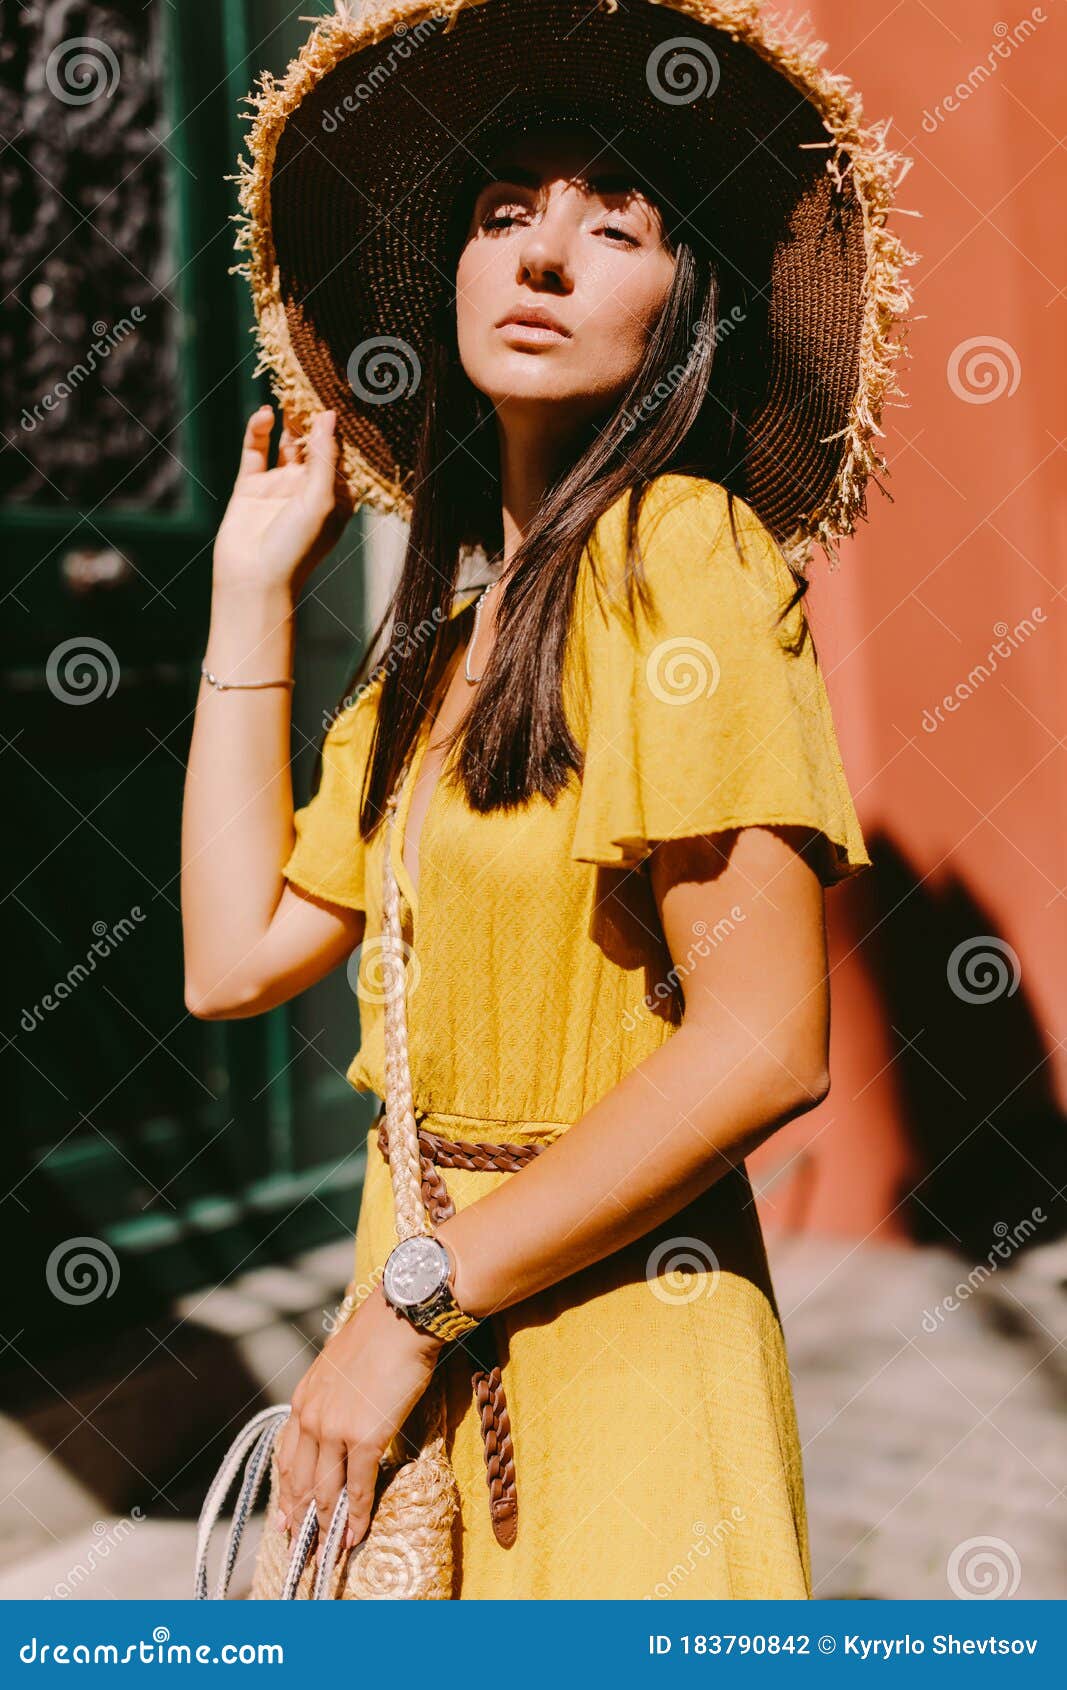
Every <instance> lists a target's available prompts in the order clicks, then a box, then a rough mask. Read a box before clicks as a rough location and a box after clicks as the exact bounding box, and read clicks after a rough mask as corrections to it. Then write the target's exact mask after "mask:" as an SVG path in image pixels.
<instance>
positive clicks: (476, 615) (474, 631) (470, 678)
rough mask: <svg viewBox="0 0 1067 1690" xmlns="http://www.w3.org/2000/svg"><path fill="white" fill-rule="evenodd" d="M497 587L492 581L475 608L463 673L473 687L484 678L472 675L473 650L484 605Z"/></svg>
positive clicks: (483, 671)
mask: <svg viewBox="0 0 1067 1690" xmlns="http://www.w3.org/2000/svg"><path fill="white" fill-rule="evenodd" d="M495 586H496V582H495V581H490V583H489V585H488V587H486V588H485V591H484V592H483V593H482V594H481V596H480V597H479V599H478V602H477V604H476V605H475V607H474V627H473V628H472V629H471V637H470V640H469V641H468V643H467V649H466V651H465V652H464V654H463V673H464V674H465V675H466V677H467V679H468V681H469V682H470V684H471V686H476V685H477V683H478V682H479V681H480V680H481V678H482V675H472V674H471V650H472V648H473V647H474V645H475V643H476V641H477V639H478V623H479V622H480V621H481V615H482V605H483V604H484V603H485V601H486V599H487V598H488V597H489V594H490V593H491V592H492V590H493V588H494V587H495ZM484 673H485V670H484V669H483V670H482V674H483V675H484Z"/></svg>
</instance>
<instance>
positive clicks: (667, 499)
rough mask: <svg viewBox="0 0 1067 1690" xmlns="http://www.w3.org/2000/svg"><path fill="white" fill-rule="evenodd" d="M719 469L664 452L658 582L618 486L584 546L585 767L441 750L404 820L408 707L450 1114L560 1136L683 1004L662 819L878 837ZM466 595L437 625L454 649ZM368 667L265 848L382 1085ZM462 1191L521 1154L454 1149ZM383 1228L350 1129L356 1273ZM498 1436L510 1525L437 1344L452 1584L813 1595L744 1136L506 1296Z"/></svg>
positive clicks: (490, 1592)
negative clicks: (736, 1151) (710, 1168)
mask: <svg viewBox="0 0 1067 1690" xmlns="http://www.w3.org/2000/svg"><path fill="white" fill-rule="evenodd" d="M734 512H735V521H736V532H737V537H738V540H739V542H740V544H741V546H742V549H743V552H744V555H745V560H746V561H745V563H744V565H742V563H741V561H740V560H739V558H738V556H737V553H736V551H735V547H734V542H733V538H732V535H731V528H730V523H729V520H728V507H727V501H726V495H725V493H724V491H723V489H722V488H721V487H720V486H719V485H718V484H717V483H715V482H712V481H706V480H700V479H697V478H693V477H687V476H680V475H664V476H660V477H659V478H657V480H656V481H655V483H654V484H653V487H652V489H651V492H650V495H649V497H648V499H647V501H646V504H645V507H644V510H643V511H642V514H641V519H640V523H639V529H638V534H639V540H640V545H641V554H642V558H643V562H644V574H645V579H646V580H647V582H648V585H649V588H650V590H651V605H650V606H645V607H642V605H641V602H640V600H639V601H638V604H637V607H636V613H635V614H634V615H633V616H631V615H630V614H629V613H628V611H627V607H626V600H625V595H624V593H623V591H622V589H621V585H620V583H621V577H622V568H623V563H624V537H625V536H624V518H625V500H624V499H620V500H619V501H617V502H616V503H615V504H614V505H613V506H612V507H611V509H610V510H609V511H608V512H606V513H605V515H604V516H603V517H602V518H601V521H600V523H599V524H598V526H597V531H596V534H595V536H594V544H595V548H596V560H597V565H598V576H599V580H600V583H601V586H600V589H599V591H598V590H597V588H596V587H595V585H594V580H593V574H592V569H591V559H590V548H588V547H587V548H586V551H585V553H584V554H583V557H582V561H581V568H580V571H579V579H578V583H577V588H576V597H575V607H574V616H573V620H572V624H571V633H570V636H569V640H568V646H567V660H566V665H565V673H564V704H565V708H566V710H567V713H568V720H569V721H570V722H571V726H572V731H573V732H574V733H575V737H576V739H577V741H578V743H579V744H580V745H581V746H582V747H583V748H584V753H585V768H584V775H583V777H582V778H581V779H579V778H578V777H577V776H573V777H572V780H571V783H570V784H569V785H568V787H567V788H566V789H565V790H564V792H563V793H562V794H560V795H559V796H558V797H557V799H556V801H555V803H554V804H550V803H549V802H548V801H547V800H546V799H544V798H542V797H541V796H540V795H538V796H536V797H535V798H534V799H533V800H531V801H530V802H529V803H528V804H527V805H526V806H524V807H522V808H519V809H514V810H511V811H510V812H502V811H500V812H496V813H494V814H491V815H481V814H478V813H477V812H474V811H472V810H470V809H469V807H468V806H467V804H466V802H465V798H464V796H463V794H462V792H461V790H460V789H459V788H458V786H456V785H455V784H454V783H452V782H450V780H449V775H448V770H447V769H446V770H445V771H444V773H443V774H442V776H441V778H439V779H438V781H437V783H436V786H435V788H434V790H433V792H432V794H431V798H430V803H429V806H428V808H427V811H426V814H425V817H424V821H423V825H422V831H421V837H420V840H419V886H418V892H417V895H416V893H415V890H414V888H413V887H412V885H411V881H410V877H409V876H408V874H407V870H406V867H405V864H404V862H403V857H402V852H401V841H402V839H403V838H404V827H405V821H406V817H407V813H408V808H409V805H410V801H411V795H412V789H413V784H414V781H415V778H416V776H417V773H418V764H419V759H420V758H421V756H422V755H423V753H424V752H425V749H426V744H427V741H428V737H429V729H430V722H429V719H428V718H427V719H426V720H425V721H424V723H423V726H422V730H421V733H420V737H419V740H418V743H417V745H416V750H415V757H414V758H413V760H412V765H411V767H410V768H409V771H408V775H407V779H406V781H405V785H404V790H403V793H402V796H401V800H400V805H399V809H398V814H397V818H396V824H395V827H394V830H393V868H394V872H395V874H396V878H397V882H398V885H399V887H400V891H401V904H402V916H403V925H404V937H405V941H406V942H407V943H408V944H409V945H410V954H409V957H408V996H407V1017H408V1031H409V1051H410V1065H411V1075H412V1084H413V1093H414V1101H415V1105H416V1109H417V1110H418V1111H419V1112H421V1113H422V1114H423V1116H424V1121H423V1124H424V1125H425V1126H427V1127H428V1128H430V1129H431V1130H432V1131H433V1132H435V1133H438V1134H443V1135H445V1136H449V1137H453V1138H464V1139H471V1138H474V1139H490V1140H493V1141H494V1142H495V1141H501V1140H507V1141H509V1142H512V1143H525V1142H531V1141H539V1142H550V1141H551V1140H552V1139H553V1138H554V1137H556V1136H557V1135H558V1134H559V1133H562V1132H566V1131H567V1129H568V1127H569V1126H571V1125H572V1124H573V1123H575V1122H576V1121H578V1120H579V1119H580V1117H581V1116H582V1114H583V1112H584V1111H586V1110H587V1109H589V1108H591V1107H592V1105H593V1104H594V1103H595V1102H596V1101H597V1100H598V1099H599V1098H600V1097H602V1096H603V1095H604V1093H605V1092H607V1091H608V1090H609V1089H610V1088H611V1087H612V1086H613V1085H614V1084H616V1083H617V1082H618V1081H619V1080H620V1079H621V1078H622V1077H623V1075H624V1074H626V1073H627V1072H628V1071H629V1070H630V1069H631V1068H633V1067H634V1066H635V1064H637V1063H639V1062H640V1061H641V1060H642V1059H643V1058H644V1057H645V1056H647V1055H648V1054H650V1053H651V1052H652V1051H654V1050H655V1049H657V1048H658V1047H659V1046H660V1045H662V1044H663V1043H664V1042H665V1041H666V1040H667V1039H668V1038H670V1037H671V1036H672V1034H673V1033H674V1032H675V1030H676V1028H677V1026H678V1024H679V1021H680V1019H681V1014H682V1002H683V1000H682V997H681V992H680V989H679V987H678V985H677V983H676V980H677V976H672V975H671V974H670V970H671V965H672V964H671V957H670V953H669V951H668V949H667V947H666V943H665V941H664V938H663V934H662V929H661V927H660V924H659V921H658V916H657V911H656V905H655V902H654V899H653V897H652V893H651V887H650V879H649V875H648V872H647V861H646V859H647V857H648V854H649V852H650V850H651V847H652V845H653V843H654V842H655V841H657V840H662V839H669V838H679V837H684V836H686V835H691V834H708V833H714V832H715V831H717V830H720V829H724V828H733V827H741V826H746V825H751V824H768V825H774V824H795V825H797V826H800V827H810V828H813V829H816V830H818V832H819V833H820V834H821V835H822V836H823V837H822V838H821V839H819V840H818V841H817V844H818V845H819V846H820V847H821V849H822V853H823V854H822V855H821V856H819V857H818V858H817V867H818V872H819V874H820V878H821V879H822V881H823V883H824V884H825V885H831V884H834V883H835V882H836V881H838V880H841V879H843V878H845V877H846V876H848V875H851V874H854V873H856V872H858V871H859V870H861V869H862V868H864V867H865V866H867V865H868V864H869V861H870V859H869V857H868V856H867V853H866V850H865V848H864V843H863V838H862V835H861V832H860V828H859V823H858V820H857V817H856V812H855V808H854V805H853V801H852V798H851V795H850V792H849V789H848V785H847V783H846V779H845V774H844V771H843V768H842V764H841V758H840V754H839V750H838V745H837V739H836V735H835V732H834V726H833V721H832V718H831V713H830V704H829V700H828V697H827V694H826V690H825V686H824V683H823V678H822V674H821V671H820V669H819V667H818V665H817V662H816V660H815V656H814V653H813V649H812V643H811V640H810V639H807V640H805V641H803V642H802V643H801V645H800V648H799V650H791V649H790V645H791V643H792V641H793V640H794V639H795V637H796V635H797V632H798V629H799V628H800V624H801V621H802V618H803V609H802V606H797V607H795V609H794V610H793V611H792V612H791V613H790V615H789V616H788V617H787V618H786V619H785V622H784V623H783V624H782V625H781V627H780V628H779V629H777V630H775V629H774V627H773V622H774V617H775V614H776V612H777V610H778V609H779V608H780V605H781V604H782V603H783V602H784V600H785V599H787V598H788V597H789V596H790V594H791V591H792V587H793V584H794V583H793V578H792V576H791V575H790V573H789V570H788V568H787V566H786V564H785V561H784V559H783V558H782V556H781V553H780V552H779V550H778V548H777V547H776V546H775V544H774V542H773V540H772V539H771V538H770V536H769V534H768V533H767V531H766V530H765V529H764V528H763V526H762V524H761V523H760V522H759V519H758V518H757V517H756V515H755V513H754V512H753V511H752V510H751V509H750V508H749V507H748V506H747V505H745V504H744V503H743V502H741V501H739V500H735V501H734ZM473 603H474V596H473V595H467V596H466V597H465V599H464V601H463V602H462V603H461V604H460V605H458V607H457V608H456V610H454V611H453V613H452V616H451V617H450V619H449V620H448V621H447V622H446V624H445V625H444V628H443V631H442V636H441V637H443V638H447V639H449V640H450V641H452V642H453V659H452V660H453V661H454V662H461V661H462V652H463V649H464V647H465V645H466V642H467V640H468V639H469V636H470V631H471V616H470V615H469V614H468V612H469V611H470V610H471V607H472V605H473ZM380 685H381V683H380V681H375V682H372V683H371V684H370V686H368V687H367V688H366V689H365V690H364V691H363V692H362V693H361V694H360V696H359V697H358V698H357V699H356V700H355V701H354V702H353V703H352V704H350V705H349V707H348V708H347V709H346V710H345V711H344V712H343V714H342V715H340V716H339V717H338V718H337V719H336V721H335V722H334V724H333V725H332V727H331V729H330V732H329V734H328V736H327V739H326V742H325V745H324V751H323V772H322V777H321V781H320V785H319V788H318V791H317V792H316V793H315V795H314V796H313V798H312V799H311V801H310V802H309V803H308V804H307V805H305V806H304V807H303V808H302V809H301V810H299V811H298V812H297V815H296V829H297V841H296V844H295V847H294V849H293V852H292V855H291V857H290V859H289V861H288V862H287V863H286V865H285V869H284V873H285V874H286V876H287V877H288V878H289V879H290V880H291V881H293V882H294V883H295V884H296V885H298V886H301V887H303V888H304V889H305V890H306V891H308V892H311V893H312V894H314V895H315V896H317V897H320V898H324V899H327V900H329V901H331V902H334V903H337V904H341V905H345V906H347V907H349V908H356V909H362V910H364V911H365V912H366V930H365V937H364V941H363V947H362V952H361V957H360V967H359V996H360V1033H361V1043H360V1047H359V1050H358V1052H357V1054H356V1056H355V1057H354V1058H353V1060H352V1063H351V1065H350V1067H349V1069H348V1078H349V1080H350V1082H351V1084H352V1085H353V1086H354V1087H355V1088H356V1089H357V1090H359V1091H373V1092H375V1093H377V1094H378V1096H379V1097H383V1098H384V1095H385V1076H384V1068H383V1056H384V1050H383V1025H382V1003H381V991H380V981H381V971H380V968H379V966H378V963H379V956H378V952H379V948H380V934H381V929H382V887H381V881H382V858H381V851H382V849H383V845H382V839H383V831H384V830H383V829H381V828H379V829H378V830H377V832H376V833H375V834H374V836H373V838H372V839H371V841H370V842H369V844H367V843H365V842H364V841H362V840H361V838H360V836H359V832H358V826H357V816H358V811H359V805H360V798H361V790H362V779H363V773H364V768H365V765H366V761H367V757H368V754H369V746H370V738H371V731H372V728H373V724H374V713H375V710H376V702H377V698H378V696H379V692H380ZM442 1172H443V1174H444V1177H445V1180H446V1183H447V1186H448V1190H449V1192H450V1194H451V1196H452V1199H453V1201H454V1203H455V1205H456V1207H457V1209H461V1208H463V1207H464V1206H465V1205H467V1204H468V1203H471V1202H474V1201H476V1200H477V1199H478V1198H479V1197H481V1196H483V1195H484V1194H485V1193H486V1192H488V1191H490V1190H491V1189H492V1188H493V1186H494V1184H496V1183H497V1182H499V1181H501V1180H506V1179H518V1178H521V1173H502V1172H472V1171H461V1170H455V1169H445V1170H442ZM395 1242H396V1233H395V1230H394V1226H393V1204H392V1193H391V1187H390V1180H389V1169H388V1164H387V1162H386V1161H385V1159H384V1158H383V1157H382V1155H381V1152H380V1150H379V1148H378V1143H377V1133H376V1131H375V1129H373V1128H372V1129H371V1130H370V1132H369V1133H368V1136H367V1173H366V1178H365V1182H364V1189H363V1195H362V1200H361V1205H360V1211H359V1220H358V1227H357V1233H356V1264H355V1274H356V1279H357V1281H358V1282H359V1283H361V1284H368V1283H369V1282H370V1281H371V1278H372V1276H374V1275H375V1274H376V1272H377V1271H379V1270H380V1267H381V1264H382V1263H383V1262H384V1260H385V1257H386V1256H387V1255H388V1253H389V1250H390V1249H391V1248H392V1246H393V1244H394V1243H395ZM494 1320H495V1322H496V1331H497V1339H498V1352H499V1357H500V1361H501V1363H502V1368H503V1381H504V1388H505V1391H506V1395H507V1401H508V1407H509V1412H510V1418H511V1426H512V1434H513V1440H514V1451H515V1472H516V1491H517V1496H518V1535H517V1539H516V1541H515V1543H514V1544H512V1545H511V1546H510V1547H508V1548H505V1547H502V1546H501V1545H500V1544H499V1543H498V1542H497V1540H496V1538H495V1537H494V1535H493V1531H492V1526H491V1521H490V1515H489V1507H488V1492H487V1484H486V1471H485V1459H484V1455H483V1448H482V1440H481V1435H480V1426H479V1420H478V1416H477V1413H476V1411H475V1407H474V1402H473V1397H472V1392H471V1384H470V1363H469V1360H467V1358H465V1357H464V1355H463V1354H462V1353H456V1354H452V1355H449V1356H448V1357H446V1358H443V1360H442V1362H441V1364H440V1365H441V1366H442V1367H444V1368H445V1369H446V1382H447V1390H448V1441H449V1448H450V1453H451V1459H452V1463H453V1467H454V1470H455V1473H456V1478H457V1482H458V1486H459V1492H460V1499H461V1514H462V1523H461V1527H460V1528H459V1529H458V1531H457V1540H456V1541H457V1571H456V1584H455V1589H454V1594H455V1596H456V1597H459V1598H464V1599H469V1598H485V1597H493V1598H508V1597H520V1598H531V1599H533V1598H542V1599H543V1598H558V1597H563V1598H595V1597H608V1598H633V1597H642V1596H648V1597H674V1596H677V1597H679V1598H683V1599H693V1598H708V1597H738V1598H758V1597H776V1598H778V1597H780V1598H784V1597H808V1596H810V1595H811V1574H810V1561H809V1551H808V1539H807V1522H806V1516H805V1508H804V1486H803V1476H802V1467H801V1451H800V1445H799V1440H798V1434H797V1426H796V1419H795V1412H794V1403H793V1396H792V1390H791V1385H790V1377H789V1369H788V1364H787V1357H786V1349H785V1344H784V1340H783V1335H782V1329H781V1325H780V1321H779V1313H778V1309H777V1306H776V1302H775V1297H774V1292H773V1289H772V1285H771V1281H770V1277H769V1273H768V1267H767V1259H766V1255H765V1252H764V1245H763V1238H762V1234H761V1230H760V1224H759V1220H758V1217H757V1213H756V1209H755V1207H754V1204H753V1199H752V1191H751V1187H750V1184H749V1181H748V1175H747V1172H746V1171H745V1169H744V1167H743V1166H742V1167H741V1168H739V1169H737V1170H735V1171H734V1172H732V1173H731V1174H729V1175H727V1176H726V1177H724V1178H721V1179H720V1180H718V1181H717V1182H716V1184H714V1185H713V1186H712V1187H711V1188H710V1190H708V1191H707V1192H706V1193H705V1194H704V1195H702V1196H701V1197H700V1198H699V1199H698V1200H697V1201H696V1202H694V1203H692V1204H690V1205H689V1206H687V1207H686V1208H685V1209H683V1210H681V1211H680V1212H679V1213H677V1214H676V1215H674V1216H673V1217H671V1218H670V1220H669V1221H668V1222H667V1223H665V1224H663V1225H661V1226H659V1227H658V1228H656V1229H655V1230H654V1231H650V1232H648V1233H646V1234H645V1236H644V1237H643V1238H640V1239H638V1240H636V1241H635V1242H634V1243H633V1244H631V1245H629V1246H627V1247H625V1248H624V1249H622V1250H620V1251H616V1252H615V1253H613V1254H612V1255H610V1256H609V1257H607V1258H605V1259H604V1260H602V1261H600V1262H598V1263H595V1264H593V1265H592V1266H591V1267H589V1268H587V1269H584V1270H583V1271H581V1272H580V1273H578V1274H574V1275H571V1276H570V1277H568V1278H566V1279H564V1280H561V1281H559V1282H557V1283H556V1284H555V1285H553V1286H551V1287H549V1288H548V1289H547V1290H545V1291H543V1292H540V1293H538V1294H537V1295H536V1296H534V1297H531V1298H529V1299H527V1300H526V1301H524V1302H522V1303H519V1304H516V1305H514V1306H513V1307H511V1308H508V1309H506V1310H504V1311H503V1313H502V1314H500V1315H498V1316H495V1317H494Z"/></svg>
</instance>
